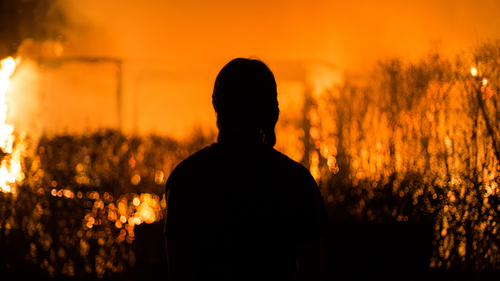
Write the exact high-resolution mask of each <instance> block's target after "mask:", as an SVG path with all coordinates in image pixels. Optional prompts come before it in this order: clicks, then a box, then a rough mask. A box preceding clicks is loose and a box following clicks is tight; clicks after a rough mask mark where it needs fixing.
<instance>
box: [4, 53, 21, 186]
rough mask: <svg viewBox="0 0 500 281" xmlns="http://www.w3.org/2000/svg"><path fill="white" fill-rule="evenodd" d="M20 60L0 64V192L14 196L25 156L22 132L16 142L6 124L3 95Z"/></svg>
mask: <svg viewBox="0 0 500 281" xmlns="http://www.w3.org/2000/svg"><path fill="white" fill-rule="evenodd" d="M20 61H21V58H17V59H15V60H14V59H13V58H12V57H8V58H6V59H4V60H2V61H1V62H0V66H1V68H0V148H2V151H3V153H4V154H5V155H4V157H3V159H2V162H1V164H0V191H2V192H10V193H12V194H14V195H15V194H16V184H17V183H19V182H22V181H23V180H24V173H23V170H22V165H21V160H22V158H23V156H24V154H25V151H26V147H25V142H24V140H25V138H26V134H25V133H24V132H23V133H21V134H20V135H19V137H18V140H17V142H16V144H15V146H14V141H15V140H16V137H15V135H14V134H13V132H14V126H12V125H9V124H6V123H5V120H6V117H7V105H6V103H5V95H6V94H7V92H8V91H9V90H10V87H9V86H10V77H11V76H12V74H13V73H14V70H15V69H16V66H17V65H18V64H19V62H20Z"/></svg>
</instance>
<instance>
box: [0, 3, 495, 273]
mask: <svg viewBox="0 0 500 281" xmlns="http://www.w3.org/2000/svg"><path fill="white" fill-rule="evenodd" d="M42 2H43V1H35V0H32V1H19V3H17V2H14V1H13V2H9V3H7V2H5V3H2V4H0V8H1V9H0V16H1V17H0V23H1V24H2V25H0V27H1V28H0V56H2V57H0V59H1V65H0V151H1V152H0V276H2V277H3V276H6V278H8V279H9V278H10V279H13V280H24V279H33V278H42V279H48V280H53V279H71V280H76V279H78V280H81V279H85V280H87V279H91V280H93V279H101V278H103V279H113V280H114V279H117V280H118V279H119V280H136V279H137V278H139V277H140V278H157V277H160V278H164V279H165V278H166V276H167V272H166V269H165V263H166V257H165V249H164V236H163V225H164V222H165V220H164V212H165V204H166V202H165V183H166V180H167V179H168V176H169V174H170V172H171V171H172V170H173V168H174V167H175V166H176V165H177V164H178V163H179V162H180V161H182V160H183V159H185V158H186V157H188V156H189V155H191V154H192V153H194V152H196V151H198V150H200V149H201V148H203V147H204V146H206V145H209V144H211V143H212V142H214V141H215V139H216V137H215V136H216V133H215V131H216V130H215V126H214V125H215V117H214V113H213V109H212V107H211V100H210V95H211V91H212V87H213V80H214V79H215V76H216V74H217V72H218V70H219V69H220V67H221V66H222V65H224V63H225V62H226V60H228V59H230V58H228V57H227V56H231V58H232V57H233V56H234V57H237V56H241V54H242V53H243V54H244V56H248V54H250V55H253V54H258V55H262V57H261V58H263V59H264V62H266V63H267V64H268V65H269V66H270V68H271V70H272V71H273V72H274V74H275V76H276V79H277V83H278V99H279V104H280V118H279V121H278V124H277V126H276V131H277V132H276V133H277V144H276V146H275V148H276V149H277V150H279V151H281V152H283V153H284V154H286V155H288V156H289V157H290V158H292V159H293V160H295V161H297V162H300V163H301V164H302V165H304V166H305V167H307V168H308V169H309V171H310V172H311V174H312V175H313V177H314V178H315V180H316V182H317V183H318V186H319V188H320V191H321V193H322V195H323V199H324V200H325V203H326V206H327V209H328V212H329V215H330V218H331V220H332V228H331V229H330V230H329V232H328V233H327V234H326V235H325V240H324V242H325V243H324V250H325V280H334V279H344V280H353V279H366V278H373V276H376V275H377V274H380V276H384V277H385V276H387V275H388V274H389V275H390V276H394V277H395V278H399V279H401V280H406V279H412V278H413V279H412V280H423V279H425V280H437V279H441V278H444V279H450V278H454V279H456V280H469V279H471V278H477V279H488V278H490V277H492V276H496V275H497V274H498V272H499V270H500V249H499V247H500V233H499V232H500V216H499V212H500V190H499V184H500V175H499V172H500V129H499V128H500V111H499V108H500V107H499V102H500V96H499V95H500V43H499V41H494V40H482V41H481V40H479V39H476V41H475V42H476V43H475V44H469V43H470V40H468V39H470V37H471V36H472V37H473V35H474V34H473V33H474V32H473V31H471V30H472V29H473V28H472V27H477V26H478V27H480V29H479V30H480V31H479V34H480V35H482V34H486V35H487V36H489V35H491V34H493V35H494V36H498V34H497V33H496V32H498V30H499V29H498V28H499V27H500V25H499V23H498V21H497V20H496V18H497V17H496V16H495V15H492V12H491V11H497V10H498V9H496V8H495V7H497V6H498V4H495V3H485V7H486V8H485V7H479V5H477V4H476V3H472V2H471V3H472V4H471V3H469V2H467V1H464V3H462V4H460V5H462V6H460V5H459V4H457V5H458V6H457V7H455V6H453V7H452V6H451V5H449V3H444V2H443V3H441V2H440V1H432V3H431V1H423V3H424V4H422V5H419V6H418V7H413V8H414V9H413V10H414V11H411V12H410V11H409V10H412V9H406V8H407V6H405V5H401V4H400V3H396V1H389V0H387V1H385V2H386V4H387V5H386V6H387V7H388V8H387V10H381V9H380V8H378V7H375V6H374V4H373V3H372V4H370V3H363V5H359V7H364V9H359V7H356V9H354V8H353V7H352V6H351V5H347V4H335V5H334V4H327V3H326V2H328V1H312V2H314V3H313V4H308V5H305V4H304V3H302V2H301V1H297V2H294V3H290V4H285V3H282V2H283V1H277V3H274V4H269V5H268V4H263V3H264V2H265V1H264V2H262V1H261V2H262V3H260V2H259V1H257V2H259V4H256V5H255V6H252V5H250V6H245V5H247V4H245V5H243V4H242V5H243V6H237V5H236V6H234V7H233V6H231V7H230V5H227V7H226V5H222V4H221V3H219V2H218V1H215V2H217V3H218V4H217V3H216V4H214V5H209V4H207V3H200V4H199V6H198V5H193V7H191V6H189V5H185V6H184V5H177V4H172V3H170V4H161V5H160V4H156V5H158V6H159V7H157V8H158V9H156V10H155V9H152V8H151V7H149V6H147V5H144V6H140V5H137V4H136V3H133V2H134V1H122V2H123V3H119V4H117V3H116V2H113V1H109V2H106V3H98V1H87V2H88V3H86V4H82V3H79V2H78V1H68V2H64V1H55V0H54V1H47V2H43V3H42ZM278 2H280V3H279V4H278ZM487 2H488V1H487ZM16 3H17V4H16ZM45 4H46V5H45ZM266 5H268V6H266ZM377 5H378V4H377ZM495 5H496V6H495ZM194 6H196V7H194ZM264 6H265V7H266V9H263V7H264ZM355 6H356V5H355ZM408 7H409V6H408ZM487 7H490V8H489V9H488V11H487V12H485V9H487ZM491 7H493V8H491ZM327 8H328V9H327ZM334 8H335V9H334ZM106 9H107V10H106ZM448 9H452V10H453V11H454V12H453V13H451V12H450V13H448ZM464 10H467V11H469V10H470V11H471V13H470V14H471V15H470V17H471V18H470V19H469V18H467V21H465V20H463V15H462V13H463V11H464ZM12 11H16V12H15V13H14V12H12ZM110 11H113V12H110ZM229 11H232V12H233V13H229ZM478 11H482V12H484V14H485V15H486V16H481V17H480V18H478V16H477V15H478V14H481V13H479V12H478ZM445 12H446V13H445ZM400 13H402V14H404V15H406V16H407V17H408V19H403V18H400V17H399V14H400ZM429 13H430V14H432V15H434V16H429V15H428V14H429ZM451 14H453V15H454V16H453V17H452V16H450V15H451ZM215 15H216V16H217V17H218V18H220V21H215V22H214V21H213V20H212V19H213V18H214V17H215ZM257 15H258V17H257ZM481 15H482V14H481ZM468 16H469V15H468ZM130 18H134V19H136V18H137V20H135V21H131V20H129V19H130ZM163 18H167V19H168V20H165V21H163ZM160 19H161V20H160ZM235 19H238V20H235ZM257 19H258V20H257ZM459 19H460V22H457V21H458V20H459ZM440 20H441V22H440ZM483 20H484V22H483ZM138 22H141V24H142V25H141V24H139V23H138ZM355 22H357V24H355ZM471 22H472V23H471ZM475 22H477V24H476V23H475ZM346 23H348V24H346ZM200 26H204V28H201V29H200ZM14 27H15V28H14ZM236 27H237V28H236ZM458 27H460V28H461V29H460V33H461V34H459V35H457V34H456V33H457V32H458V31H457V28H458ZM469 27H470V28H469ZM462 31H463V32H462ZM440 32H441V33H440ZM428 33H429V34H430V33H432V34H433V36H434V37H432V40H428V41H433V39H435V38H443V40H442V43H435V44H434V45H432V47H431V48H430V51H427V52H425V51H423V50H424V49H426V48H427V46H428V44H427V45H426V44H423V43H422V42H424V41H425V40H427V39H429V38H428V37H425V36H424V35H423V34H428ZM454 34H455V35H454ZM475 34H476V36H478V35H477V34H478V32H476V33H475ZM483 36H484V35H483ZM354 37H355V38H354ZM424 37H425V40H424ZM214 38H217V40H216V39H214ZM447 40H448V41H447ZM443 42H444V43H443ZM466 43H467V44H468V45H467V44H466ZM200 46H203V48H201V47H200ZM285 46H287V47H285ZM450 46H451V47H450ZM463 46H473V47H470V48H468V49H466V50H462V51H459V50H457V49H456V48H459V49H460V50H461V49H463ZM427 49H428V48H427ZM254 50H255V51H254ZM255 52H256V53H255ZM138 54H140V55H138ZM212 54H214V55H212ZM408 54H409V55H408ZM267 58H269V59H267ZM332 61H334V62H335V64H334V63H332ZM241 161H245V159H242V160H241ZM0 279H2V278H0ZM2 280H3V279H2Z"/></svg>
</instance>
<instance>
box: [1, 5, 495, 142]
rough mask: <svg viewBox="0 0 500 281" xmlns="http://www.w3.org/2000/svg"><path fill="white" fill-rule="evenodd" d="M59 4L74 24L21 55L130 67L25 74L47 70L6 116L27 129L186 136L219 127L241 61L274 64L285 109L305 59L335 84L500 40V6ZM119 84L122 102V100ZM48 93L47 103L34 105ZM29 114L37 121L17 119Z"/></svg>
mask: <svg viewBox="0 0 500 281" xmlns="http://www.w3.org/2000/svg"><path fill="white" fill-rule="evenodd" d="M58 6H59V8H60V9H61V11H62V13H63V14H64V15H65V19H66V20H65V21H64V24H63V26H61V28H60V30H61V34H62V36H58V37H57V39H54V40H52V41H51V40H48V41H47V42H40V41H34V40H31V39H28V40H25V41H24V43H23V44H22V46H21V47H20V48H19V53H20V54H21V55H22V56H24V55H27V57H54V56H55V57H60V58H63V59H64V58H112V59H116V60H120V61H122V62H123V64H122V68H121V70H119V72H120V73H121V75H122V78H117V77H118V76H117V72H116V71H115V68H116V67H118V65H115V64H109V63H108V64H105V63H103V64H97V63H95V64H92V65H90V64H89V63H84V62H81V63H80V62H72V63H70V64H63V65H61V66H60V67H59V66H58V67H50V66H47V65H46V66H45V67H42V68H38V70H37V68H36V67H34V66H29V67H28V65H25V66H23V67H22V68H30V67H31V68H30V69H32V70H30V71H38V72H39V74H38V76H36V75H32V74H30V73H29V71H27V72H26V74H25V75H28V76H29V77H31V80H30V81H34V82H33V83H32V84H33V85H35V84H37V83H38V84H37V86H33V87H28V88H29V89H28V88H26V87H24V88H23V90H22V91H21V90H20V89H19V90H17V91H16V92H17V93H16V95H17V97H16V98H11V100H12V99H16V100H17V101H15V102H12V103H11V107H10V108H11V110H10V113H9V114H10V116H9V118H8V119H9V120H11V121H12V123H13V124H14V125H15V127H16V128H18V129H19V130H21V128H31V129H27V130H28V131H37V132H42V131H45V132H46V131H50V130H53V131H54V132H65V131H75V132H84V131H85V130H87V128H94V127H98V126H108V127H109V126H110V127H117V126H118V124H123V126H121V128H122V129H124V130H125V131H128V132H136V133H149V132H158V133H162V134H170V135H177V136H181V135H186V134H189V133H190V132H192V129H191V128H192V127H193V126H199V127H202V128H211V129H212V130H215V115H214V112H213V109H212V105H211V92H212V87H213V81H214V79H215V76H216V75H217V73H218V71H219V70H220V69H221V68H222V66H223V65H224V64H225V63H227V62H228V61H229V60H230V59H232V58H235V57H250V56H255V57H258V58H260V59H262V60H263V61H264V62H266V63H268V64H269V66H270V68H271V70H273V72H274V73H275V75H276V78H277V80H278V92H279V93H280V95H279V97H281V100H280V104H287V103H288V102H287V101H286V100H287V99H288V100H290V98H289V97H288V98H287V97H286V95H289V96H290V95H300V94H302V93H303V90H304V86H305V85H304V83H303V82H304V81H305V80H304V79H305V78H303V77H305V76H304V75H303V73H302V72H304V71H305V70H304V67H303V63H304V62H305V63H309V62H322V63H323V64H324V65H328V66H329V67H330V66H331V68H332V69H333V70H334V72H335V73H334V74H333V75H329V78H327V79H326V80H325V81H327V84H328V83H334V82H337V83H338V82H340V81H341V76H342V73H346V72H354V73H366V72H370V71H372V69H373V66H374V64H375V63H376V62H377V61H378V60H382V59H384V58H386V57H394V56H397V57H402V58H405V59H415V58H419V57H421V56H423V55H425V54H426V52H427V51H428V50H429V49H430V48H432V47H433V46H434V45H435V44H436V42H441V43H440V48H441V50H442V51H443V52H444V53H446V54H449V55H452V54H454V53H455V52H457V51H459V50H463V49H467V48H470V47H473V46H474V45H476V44H478V43H479V42H481V41H485V40H489V39H498V38H499V37H500V34H499V30H500V18H499V17H497V16H496V12H497V11H500V1H496V0H488V1H483V2H481V3H480V4H478V3H477V2H475V1H473V0H467V1H458V2H453V1H431V0H424V1H395V0H384V1H359V0H354V1H327V0H312V1H304V0H301V1H284V0H278V1H264V0H257V1H251V2H250V1H248V2H245V1H229V0H215V1H193V0H187V1H153V0H146V1H133V0H120V1H118V0H108V1H97V0H87V1H77V0H67V1H66V0H65V1H62V0H60V1H59V2H58ZM276 62H281V64H279V63H276ZM283 62H284V63H283ZM329 71H330V70H328V71H327V72H329ZM330 72H331V71H330ZM308 73H309V75H311V73H316V74H314V75H316V76H317V77H319V76H321V75H324V74H325V73H326V72H325V71H323V70H321V71H319V72H318V71H312V72H311V71H309V72H308ZM306 76H307V75H306ZM297 77H302V78H297ZM325 77H326V76H325ZM116 79H122V80H121V82H120V81H118V80H116ZM301 79H302V80H301ZM104 80H106V81H104ZM299 80H300V81H299ZM37 81H38V82H37ZM315 83H316V82H315ZM119 84H120V85H121V86H120V87H121V94H122V97H121V100H117V99H116V95H117V88H116V87H117V86H116V85H119ZM316 84H317V83H316ZM280 87H281V88H280ZM283 94H284V95H283ZM40 95H41V96H43V100H42V101H41V102H40V103H36V104H35V105H33V103H32V102H31V105H30V101H33V100H36V99H40V98H41V96H40ZM32 97H36V99H34V98H32ZM301 104H302V103H300V102H299V104H298V105H294V106H292V107H291V108H299V109H300V108H301V106H302V105H301ZM26 105H30V106H26ZM27 108H31V109H30V110H29V111H30V112H32V114H26V115H25V116H26V117H22V116H21V114H18V113H19V112H21V111H23V110H24V111H26V110H27ZM286 110H287V109H286V108H285V109H284V110H282V112H285V111H286ZM16 112H17V113H16ZM47 112H50V114H46V113H47ZM296 115H297V114H296ZM34 116H38V117H34ZM282 116H285V115H282ZM24 119H27V120H24ZM33 120H37V121H36V122H35V121H33ZM51 128H52V129H51ZM16 130H17V129H16ZM23 130H24V129H23Z"/></svg>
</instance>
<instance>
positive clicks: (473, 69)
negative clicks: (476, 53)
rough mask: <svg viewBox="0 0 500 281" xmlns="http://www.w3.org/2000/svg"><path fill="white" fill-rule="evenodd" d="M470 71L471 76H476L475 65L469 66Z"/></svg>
mask: <svg viewBox="0 0 500 281" xmlns="http://www.w3.org/2000/svg"><path fill="white" fill-rule="evenodd" d="M470 73H471V74H472V76H476V75H477V69H476V68H475V67H473V68H471V69H470Z"/></svg>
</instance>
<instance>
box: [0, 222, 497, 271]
mask: <svg viewBox="0 0 500 281" xmlns="http://www.w3.org/2000/svg"><path fill="white" fill-rule="evenodd" d="M163 223H164V222H163V221H160V222H157V223H154V224H150V225H147V224H142V225H140V226H137V229H136V238H137V239H136V240H135V241H134V245H135V252H136V263H135V265H134V267H132V268H130V269H128V270H127V271H125V272H123V273H120V274H115V275H113V276H109V275H105V276H103V277H102V278H101V279H99V278H97V276H93V275H90V276H89V275H87V276H85V277H84V278H79V277H78V276H75V277H71V278H68V277H61V276H56V277H54V278H50V277H49V276H48V275H47V273H46V272H45V271H43V270H41V269H39V268H38V267H37V265H33V264H32V263H30V262H26V261H24V259H23V257H21V256H19V255H18V254H19V253H16V252H14V250H15V249H19V245H11V243H16V239H14V237H12V236H11V237H12V238H13V239H11V240H10V241H9V243H0V247H1V249H0V250H1V252H0V253H1V254H0V257H1V261H2V268H1V271H0V274H1V275H0V276H1V278H0V280H153V279H155V280H168V275H167V266H166V256H165V250H164V236H163ZM433 231H434V230H433V223H431V222H418V223H416V222H412V223H409V222H400V223H366V222H365V223H354V222H349V223H345V222H343V223H339V222H336V223H333V225H332V228H331V229H330V230H329V231H328V233H327V234H326V236H325V240H324V249H325V280H495V277H498V276H500V272H496V271H482V272H477V271H468V270H463V271H460V270H458V271H457V270H453V271H450V270H444V269H430V268H429V258H430V255H431V253H432V250H433V246H432V239H433ZM13 234H14V233H13ZM17 241H22V239H21V240H17ZM3 242H6V241H3ZM6 263H8V264H9V267H6V266H5V264H6Z"/></svg>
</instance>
